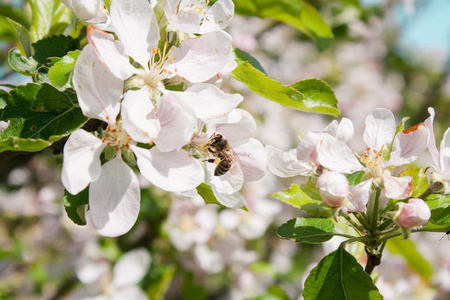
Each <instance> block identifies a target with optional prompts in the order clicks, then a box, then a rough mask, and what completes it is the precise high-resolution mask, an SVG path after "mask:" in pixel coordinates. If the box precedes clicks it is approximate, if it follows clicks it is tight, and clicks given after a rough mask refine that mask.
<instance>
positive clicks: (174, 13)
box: [164, 0, 202, 34]
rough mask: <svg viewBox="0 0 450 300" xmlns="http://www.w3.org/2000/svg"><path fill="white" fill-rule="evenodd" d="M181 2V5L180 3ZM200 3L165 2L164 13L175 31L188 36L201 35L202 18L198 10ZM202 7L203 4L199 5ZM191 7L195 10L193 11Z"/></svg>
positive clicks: (177, 0) (173, 0) (178, 0)
mask: <svg viewBox="0 0 450 300" xmlns="http://www.w3.org/2000/svg"><path fill="white" fill-rule="evenodd" d="M180 2H181V3H180ZM197 3H198V1H186V0H184V1H180V0H165V1H164V13H165V14H166V17H167V20H168V21H169V24H170V25H172V27H173V28H174V29H175V30H178V31H181V32H185V33H187V34H194V33H200V22H201V18H202V16H201V15H200V14H199V12H198V10H197V9H196V7H195V6H196V5H197ZM199 4H200V5H201V4H202V3H199ZM191 7H192V8H193V9H191Z"/></svg>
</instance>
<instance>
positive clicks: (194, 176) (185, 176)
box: [130, 145, 205, 192]
mask: <svg viewBox="0 0 450 300" xmlns="http://www.w3.org/2000/svg"><path fill="white" fill-rule="evenodd" d="M130 148H131V150H133V152H134V154H136V158H137V164H138V167H139V170H140V171H141V173H142V175H143V176H144V177H145V178H147V179H148V180H149V181H150V182H151V183H153V184H154V185H156V186H157V187H159V188H161V189H163V190H166V191H168V192H182V191H187V190H191V189H194V188H196V187H197V186H198V185H199V184H200V183H202V181H203V178H204V177H205V175H204V171H203V168H202V166H201V164H200V162H199V161H197V160H196V159H194V158H193V157H192V156H190V155H189V154H188V153H187V152H186V151H184V150H178V151H171V152H162V151H161V150H159V149H158V148H157V147H153V148H152V149H150V150H147V149H143V148H140V147H137V146H132V145H130Z"/></svg>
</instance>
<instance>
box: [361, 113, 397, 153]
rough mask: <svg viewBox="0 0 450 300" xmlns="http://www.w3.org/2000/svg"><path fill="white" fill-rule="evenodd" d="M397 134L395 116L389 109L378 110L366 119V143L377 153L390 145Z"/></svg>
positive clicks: (364, 136)
mask: <svg viewBox="0 0 450 300" xmlns="http://www.w3.org/2000/svg"><path fill="white" fill-rule="evenodd" d="M394 134H395V118H394V114H393V113H392V112H391V111H390V110H387V109H383V108H377V109H375V110H374V111H372V112H371V113H370V114H369V115H368V116H367V117H366V128H365V130H364V135H363V138H364V142H366V145H367V146H368V147H370V148H372V149H375V150H376V151H380V149H381V147H382V146H383V145H384V146H385V147H386V146H387V145H389V143H390V142H391V141H392V139H393V138H394Z"/></svg>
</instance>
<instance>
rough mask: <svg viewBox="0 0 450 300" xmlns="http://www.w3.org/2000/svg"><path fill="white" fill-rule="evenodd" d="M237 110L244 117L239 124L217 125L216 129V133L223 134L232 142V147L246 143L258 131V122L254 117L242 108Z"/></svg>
mask: <svg viewBox="0 0 450 300" xmlns="http://www.w3.org/2000/svg"><path fill="white" fill-rule="evenodd" d="M236 110H237V111H238V112H239V113H240V114H241V116H242V117H241V119H240V120H239V122H237V123H230V124H226V123H225V124H217V125H216V126H215V129H214V130H215V131H216V132H219V133H220V134H222V135H223V136H224V137H225V138H226V139H227V140H228V141H229V142H230V144H231V146H232V147H237V146H239V145H240V144H243V143H246V142H247V141H248V139H249V138H250V137H251V136H253V134H254V133H255V131H256V122H255V119H254V118H253V116H252V115H251V114H250V113H249V112H248V111H246V110H243V109H240V108H237V109H236Z"/></svg>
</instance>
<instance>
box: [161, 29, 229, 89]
mask: <svg viewBox="0 0 450 300" xmlns="http://www.w3.org/2000/svg"><path fill="white" fill-rule="evenodd" d="M230 51H231V36H230V35H229V34H228V33H226V32H224V31H214V32H210V33H207V34H205V35H202V36H199V37H195V38H192V39H186V40H184V41H182V42H181V46H180V48H175V50H174V52H173V55H172V57H174V58H175V59H174V61H173V63H172V64H170V65H169V66H168V67H167V69H166V71H167V72H168V73H172V74H173V75H176V74H178V75H180V76H181V77H183V78H185V79H187V80H189V81H190V82H192V83H200V82H204V81H207V80H208V79H210V78H211V77H213V76H216V75H217V74H218V73H219V72H220V71H222V70H223V68H224V67H225V65H226V64H227V61H228V56H229V55H230V53H231V52H230Z"/></svg>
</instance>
